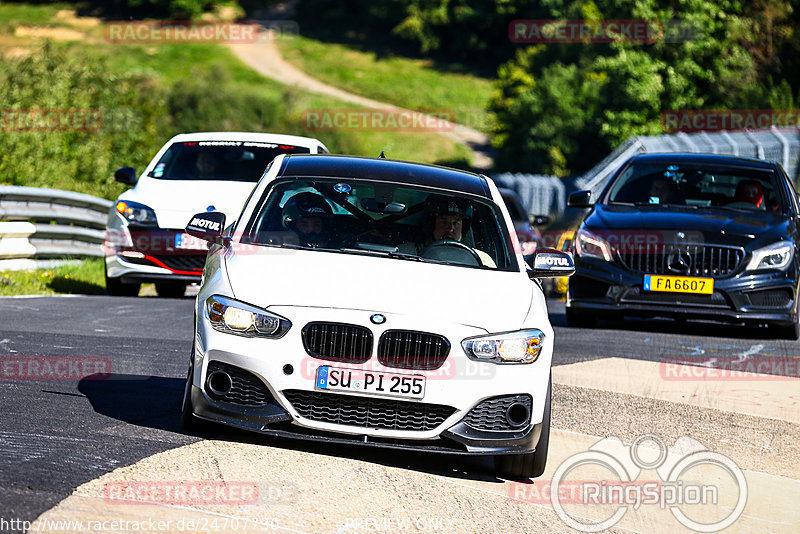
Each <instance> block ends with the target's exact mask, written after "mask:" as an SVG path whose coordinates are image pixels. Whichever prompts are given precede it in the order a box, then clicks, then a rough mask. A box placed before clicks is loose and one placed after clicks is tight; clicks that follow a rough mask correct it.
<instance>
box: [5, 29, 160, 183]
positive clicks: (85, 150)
mask: <svg viewBox="0 0 800 534" xmlns="http://www.w3.org/2000/svg"><path fill="white" fill-rule="evenodd" d="M162 103H163V92H162V91H160V90H159V88H158V86H157V84H156V83H155V81H154V80H153V79H151V78H148V77H146V76H139V75H119V74H114V73H113V72H112V71H111V69H110V68H108V64H107V62H106V61H104V60H103V59H102V58H98V57H89V56H76V55H73V54H70V53H69V52H68V50H67V49H66V48H63V47H62V48H57V47H54V46H53V45H51V44H47V45H45V46H44V47H43V48H42V49H41V50H39V51H37V52H36V53H33V54H31V55H30V56H28V57H25V58H22V59H7V60H5V61H4V62H2V63H0V110H2V111H3V113H4V114H5V117H4V119H5V123H4V124H3V127H2V128H0V181H1V182H3V183H6V184H12V185H29V186H37V187H53V188H57V189H67V190H75V191H80V192H85V193H89V194H93V195H97V196H101V197H109V198H113V197H115V196H116V195H117V194H118V193H120V192H121V191H122V186H121V185H120V184H116V183H114V182H112V181H111V180H109V177H110V176H111V174H112V172H113V170H114V169H115V168H117V167H118V166H120V165H119V158H120V157H121V155H123V156H124V157H125V159H126V160H127V161H128V162H130V163H131V164H138V165H142V164H143V163H144V162H146V161H147V160H148V159H149V158H150V157H151V156H152V154H151V150H152V146H154V145H156V144H158V139H160V138H161V137H162V136H163V130H164V128H165V126H166V125H167V124H168V122H167V120H166V117H164V115H163V114H162V113H161V106H162ZM13 110H56V113H55V115H56V116H60V117H70V116H75V115H70V113H71V112H70V110H72V111H73V112H75V113H82V112H85V111H87V110H89V113H90V114H93V115H92V117H94V118H97V117H99V118H100V121H99V122H97V121H93V120H90V122H88V123H86V124H85V125H81V124H78V125H77V128H75V127H74V126H72V125H60V126H57V127H56V128H54V130H55V131H48V130H49V129H51V128H50V126H48V125H47V124H44V123H41V122H38V123H32V122H27V123H25V124H23V125H20V123H19V122H16V123H14V122H13V120H12V118H11V116H10V115H9V114H8V112H11V111H13ZM70 130H73V131H70Z"/></svg>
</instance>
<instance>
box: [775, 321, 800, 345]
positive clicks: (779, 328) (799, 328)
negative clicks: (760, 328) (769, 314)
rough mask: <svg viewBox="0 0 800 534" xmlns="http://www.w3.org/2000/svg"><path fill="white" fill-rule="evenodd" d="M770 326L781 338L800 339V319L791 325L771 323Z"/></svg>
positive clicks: (776, 335)
mask: <svg viewBox="0 0 800 534" xmlns="http://www.w3.org/2000/svg"><path fill="white" fill-rule="evenodd" d="M769 327H770V330H772V331H773V332H774V334H775V337H777V338H779V339H791V340H793V341H795V340H797V339H800V322H798V321H795V322H794V323H793V324H790V325H781V324H771V325H769Z"/></svg>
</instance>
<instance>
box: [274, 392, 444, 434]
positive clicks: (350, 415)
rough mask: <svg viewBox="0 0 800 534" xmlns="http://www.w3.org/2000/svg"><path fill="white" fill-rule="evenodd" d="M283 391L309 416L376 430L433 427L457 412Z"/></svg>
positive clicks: (438, 407)
mask: <svg viewBox="0 0 800 534" xmlns="http://www.w3.org/2000/svg"><path fill="white" fill-rule="evenodd" d="M283 394H284V395H285V396H286V399H287V400H288V401H289V402H290V403H291V404H292V406H293V407H294V409H295V410H297V412H298V413H299V414H300V415H302V416H303V417H305V418H306V419H311V420H312V421H323V422H325V423H335V424H338V425H348V426H357V427H362V428H372V429H385V430H415V431H419V432H423V431H426V430H433V429H434V428H436V427H438V426H439V425H441V424H442V423H443V422H444V421H445V419H447V418H448V417H450V416H451V415H452V414H453V413H454V412H455V411H456V409H455V408H453V407H451V406H443V405H440V404H425V403H419V402H406V401H397V400H386V399H375V398H370V397H360V396H355V395H338V394H335V393H319V392H315V391H302V390H287V391H284V392H283Z"/></svg>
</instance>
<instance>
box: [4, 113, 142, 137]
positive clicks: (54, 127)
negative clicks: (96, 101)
mask: <svg viewBox="0 0 800 534" xmlns="http://www.w3.org/2000/svg"><path fill="white" fill-rule="evenodd" d="M141 124H142V116H141V114H140V113H139V112H137V111H136V110H134V109H133V108H115V109H108V108H106V109H89V108H86V109H79V108H49V109H40V108H29V109H14V108H9V109H0V131H2V132H19V133H22V132H60V133H67V132H106V133H115V132H129V131H131V130H132V129H136V128H138V127H140V126H141Z"/></svg>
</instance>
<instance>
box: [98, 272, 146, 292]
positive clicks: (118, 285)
mask: <svg viewBox="0 0 800 534" xmlns="http://www.w3.org/2000/svg"><path fill="white" fill-rule="evenodd" d="M141 286H142V284H140V283H138V282H135V283H132V284H124V283H122V281H121V280H120V279H119V278H109V277H108V273H106V293H107V294H109V295H111V296H112V297H136V296H138V295H139V288H140V287H141Z"/></svg>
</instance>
